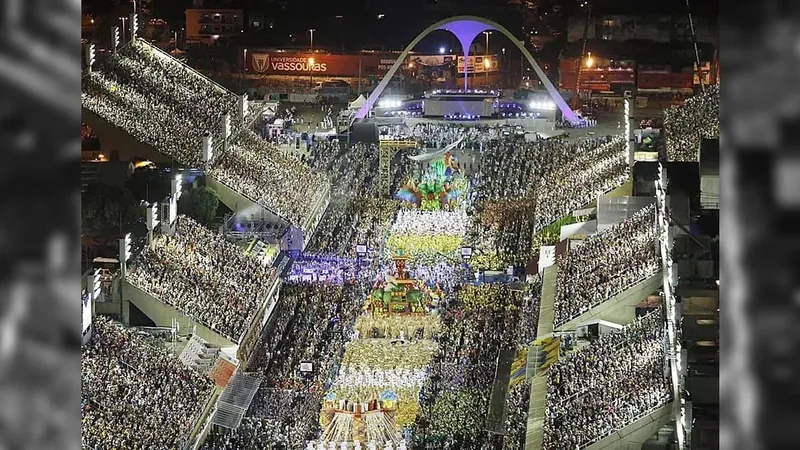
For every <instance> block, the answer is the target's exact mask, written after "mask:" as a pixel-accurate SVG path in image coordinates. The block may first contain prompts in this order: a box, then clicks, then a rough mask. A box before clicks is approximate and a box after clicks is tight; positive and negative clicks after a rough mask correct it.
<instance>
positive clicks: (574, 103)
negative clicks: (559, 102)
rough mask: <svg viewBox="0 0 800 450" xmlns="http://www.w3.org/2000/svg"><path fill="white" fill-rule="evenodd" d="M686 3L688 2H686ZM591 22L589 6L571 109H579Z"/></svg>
mask: <svg viewBox="0 0 800 450" xmlns="http://www.w3.org/2000/svg"><path fill="white" fill-rule="evenodd" d="M687 1H688V0H687ZM591 21H592V5H591V4H590V5H589V12H588V13H587V16H586V24H585V25H584V26H583V48H582V49H581V58H580V59H579V60H578V75H577V76H576V77H575V78H576V79H575V95H574V96H573V97H572V109H573V111H574V110H579V109H581V96H580V91H581V72H582V71H583V61H584V59H585V58H586V41H587V40H588V39H589V24H590V23H591Z"/></svg>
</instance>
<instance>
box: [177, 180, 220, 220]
mask: <svg viewBox="0 0 800 450" xmlns="http://www.w3.org/2000/svg"><path fill="white" fill-rule="evenodd" d="M217 207H219V195H218V194H217V192H216V191H215V190H214V189H211V188H210V187H208V186H202V187H197V188H193V189H190V190H189V191H187V192H184V193H183V195H181V199H180V201H178V210H179V212H180V213H181V214H186V215H187V216H189V217H191V218H192V219H194V220H196V221H198V222H199V223H201V224H202V225H208V224H209V223H211V221H212V220H213V219H214V216H216V214H217Z"/></svg>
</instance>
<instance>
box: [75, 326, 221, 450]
mask: <svg viewBox="0 0 800 450" xmlns="http://www.w3.org/2000/svg"><path fill="white" fill-rule="evenodd" d="M211 389H212V383H211V380H210V379H208V378H206V377H204V376H202V375H200V374H198V373H197V372H195V371H194V370H192V369H190V368H189V367H188V366H186V365H184V364H183V363H182V362H181V361H180V360H179V359H178V358H177V357H176V356H175V355H173V354H171V353H170V352H169V351H167V350H166V349H165V348H164V347H162V346H161V345H160V344H159V343H158V342H157V341H156V339H155V338H153V337H151V336H149V335H147V334H146V333H141V332H137V331H136V330H133V329H130V328H126V327H124V326H123V325H122V324H120V323H117V322H114V321H112V320H110V319H107V318H105V317H103V316H96V317H95V318H94V330H93V332H92V338H91V342H90V343H89V344H88V345H86V346H85V347H83V350H82V352H81V403H82V409H81V447H82V448H87V449H97V450H100V449H111V448H126V449H142V450H144V449H157V450H172V449H176V448H183V446H184V444H186V438H187V437H188V433H189V431H190V429H191V427H192V426H193V425H194V424H195V421H196V420H197V418H198V415H199V413H200V410H201V408H202V406H203V404H204V403H205V402H206V401H207V400H208V397H209V395H210V394H211Z"/></svg>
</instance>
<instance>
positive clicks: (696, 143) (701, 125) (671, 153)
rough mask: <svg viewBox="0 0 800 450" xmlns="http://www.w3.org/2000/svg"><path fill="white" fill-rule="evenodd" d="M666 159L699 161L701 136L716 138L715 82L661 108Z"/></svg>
mask: <svg viewBox="0 0 800 450" xmlns="http://www.w3.org/2000/svg"><path fill="white" fill-rule="evenodd" d="M664 131H665V132H666V137H667V159H668V160H669V161H689V162H692V161H699V160H700V143H701V142H702V140H703V139H719V85H718V84H712V85H710V86H706V90H705V91H704V92H702V93H700V94H698V95H695V96H694V97H689V98H687V99H686V101H685V102H684V104H683V105H681V106H675V107H672V108H670V109H667V110H665V111H664Z"/></svg>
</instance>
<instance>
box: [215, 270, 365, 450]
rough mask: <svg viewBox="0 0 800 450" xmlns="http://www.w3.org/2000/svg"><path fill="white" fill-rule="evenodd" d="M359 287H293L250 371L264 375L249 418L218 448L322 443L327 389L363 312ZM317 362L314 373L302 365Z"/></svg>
mask: <svg viewBox="0 0 800 450" xmlns="http://www.w3.org/2000/svg"><path fill="white" fill-rule="evenodd" d="M363 298H364V292H363V291H362V290H361V289H360V288H359V287H358V286H356V285H344V286H337V285H328V284H311V283H288V284H285V285H284V286H283V287H282V288H281V292H280V298H279V300H278V303H277V304H276V307H275V311H274V312H273V317H274V319H271V320H270V322H269V323H268V325H267V329H266V330H265V332H264V334H263V337H262V342H261V345H260V346H259V347H258V348H257V349H256V353H255V356H254V357H253V359H252V360H251V361H250V368H249V370H255V371H257V372H259V373H261V374H262V375H263V376H264V380H265V381H264V382H263V383H262V385H261V388H260V389H259V391H258V392H257V393H256V397H255V398H254V399H253V403H252V404H251V407H250V410H249V411H248V417H247V418H246V419H245V420H244V421H243V422H242V424H241V425H240V426H239V428H238V429H236V430H235V431H231V432H228V433H226V434H216V435H213V436H211V437H210V438H209V440H208V441H207V442H206V444H205V446H204V448H205V449H208V450H212V449H220V450H223V449H241V448H269V449H285V450H290V449H298V448H302V446H304V445H305V442H306V441H308V440H311V439H314V438H316V436H317V434H318V432H319V414H320V409H321V407H322V396H323V394H324V390H325V387H326V385H327V384H328V383H330V382H332V374H334V373H336V367H337V366H338V364H339V362H338V361H339V360H340V358H341V354H342V350H343V348H344V343H345V342H346V341H347V340H348V339H349V337H350V331H349V330H351V329H352V327H353V323H354V322H355V318H356V316H357V315H358V314H359V312H360V309H361V308H360V307H361V304H362V302H363ZM306 361H307V362H311V363H312V365H313V370H312V372H311V373H306V374H304V373H301V372H300V362H306Z"/></svg>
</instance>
